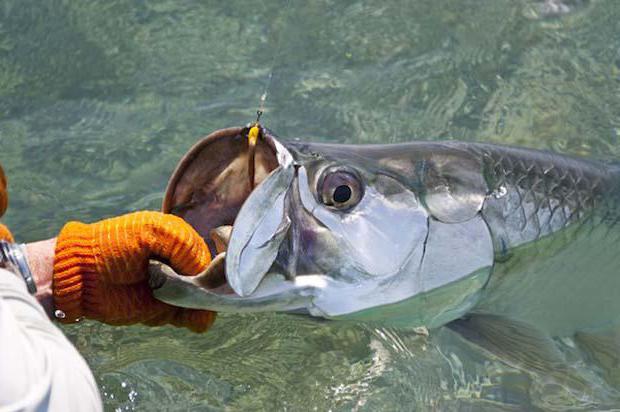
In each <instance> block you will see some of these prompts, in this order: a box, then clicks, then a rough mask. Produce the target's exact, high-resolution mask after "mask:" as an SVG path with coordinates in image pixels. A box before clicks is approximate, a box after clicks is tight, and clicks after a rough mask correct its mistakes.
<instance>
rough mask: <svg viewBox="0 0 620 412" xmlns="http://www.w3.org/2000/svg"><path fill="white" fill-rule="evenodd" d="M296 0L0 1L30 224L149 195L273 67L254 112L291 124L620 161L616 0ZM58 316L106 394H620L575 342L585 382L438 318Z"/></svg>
mask: <svg viewBox="0 0 620 412" xmlns="http://www.w3.org/2000/svg"><path fill="white" fill-rule="evenodd" d="M290 2H291V4H290V7H287V6H286V5H287V0H282V1H263V2H249V1H227V2H218V1H209V2H206V1H202V2H199V1H190V0H183V1H177V0H160V1H154V0H136V1H119V0H98V1H95V0H92V1H87V2H86V1H85V2H74V1H67V0H48V1H45V2H41V1H38V0H3V1H2V2H1V3H0V141H1V146H0V148H1V149H0V161H1V162H2V164H3V166H4V167H5V170H6V171H7V173H8V176H9V180H10V187H11V191H10V193H11V207H10V211H9V213H8V214H7V216H6V218H5V221H6V222H7V223H8V224H9V225H10V226H11V228H12V229H13V230H14V232H16V233H17V235H18V238H19V239H20V240H22V241H29V240H35V239H41V238H46V237H50V236H54V235H55V234H56V233H57V232H58V230H59V229H60V228H61V227H62V225H63V223H64V222H66V221H67V220H70V219H77V220H82V221H94V220H98V219H101V218H104V217H107V216H112V215H118V214H122V213H125V212H128V211H133V210H137V209H157V208H158V207H159V204H160V202H161V199H162V194H163V189H164V187H165V183H166V180H167V178H168V176H169V174H170V173H171V171H172V169H173V167H174V165H175V164H176V162H177V160H178V159H179V158H180V156H181V155H182V154H183V153H184V152H185V151H186V150H187V149H188V148H189V147H190V146H191V145H192V143H193V142H195V141H196V139H197V138H199V137H200V136H202V135H204V134H207V133H208V132H210V131H212V130H215V129H218V128H222V127H227V126H233V125H241V124H245V123H247V122H249V121H252V120H253V119H254V116H255V111H256V109H257V106H258V102H259V97H260V95H261V93H262V92H263V90H264V88H265V86H266V83H267V82H268V77H269V73H271V72H273V80H272V82H271V85H270V88H269V95H268V98H267V101H266V107H265V109H266V110H265V114H264V116H263V122H264V123H265V124H266V125H267V126H268V127H270V128H271V129H273V130H274V131H275V132H276V133H278V134H279V135H280V136H283V137H289V138H293V137H300V138H303V139H311V140H326V141H336V142H359V143H362V142H363V143H367V142H394V141H406V140H410V139H431V140H435V139H461V140H470V141H474V140H475V141H490V142H501V143H511V144H518V145H523V146H529V147H536V148H551V149H554V150H557V151H560V152H565V153H572V154H581V155H592V156H596V157H607V158H618V157H619V156H620V141H619V139H620V2H617V1H616V0H599V1H596V0H591V1H588V0H563V1H560V0H556V1H550V0H547V1H535V0H520V1H518V0H486V1H483V0H480V1H473V0H470V1H463V0H440V1H439V0H425V1H411V0H402V1H396V0H388V1H383V2H371V1H366V2H364V1H336V0H331V1H330V0H318V1H313V2H302V1H299V0H290ZM277 44H279V46H278V47H277V48H278V49H279V50H277V51H276V46H275V45H277ZM274 56H275V58H274ZM65 331H66V332H67V334H68V335H69V336H70V338H71V340H72V341H73V342H74V343H75V344H76V345H77V346H78V348H79V349H80V351H81V352H82V353H83V354H84V356H85V357H86V359H87V361H88V363H89V364H90V365H91V367H92V368H93V371H94V373H95V375H96V377H97V379H98V382H99V384H100V387H101V391H102V393H103V396H104V401H105V407H106V409H108V410H115V409H118V410H134V409H135V410H154V409H160V410H163V409H182V410H188V409H191V410H259V409H267V410H290V411H297V410H318V411H327V410H334V411H336V410H360V411H374V410H380V409H382V410H413V409H418V410H507V411H513V410H523V409H527V410H537V409H556V410H565V409H573V410H574V409H605V408H609V407H611V406H618V405H620V401H618V399H619V397H618V393H617V390H618V388H619V387H620V383H619V382H620V377H619V376H618V373H617V372H614V370H616V369H614V368H611V369H608V370H604V369H601V368H600V367H599V366H597V364H595V363H594V362H593V361H592V359H593V358H592V357H591V356H589V355H588V354H587V353H585V352H583V351H582V350H580V349H579V347H578V346H575V342H574V340H573V339H564V340H558V341H557V342H556V345H557V347H558V348H559V349H560V350H562V351H563V352H564V353H565V354H566V356H567V357H568V359H569V362H570V363H571V366H572V367H573V368H574V369H575V371H577V372H578V373H579V374H581V375H583V376H585V377H586V380H587V381H588V382H590V385H589V386H588V387H586V388H581V389H580V390H578V391H575V390H573V389H574V388H573V389H571V388H570V387H569V385H568V384H567V382H563V381H562V379H560V378H557V377H556V378H553V377H549V376H544V375H543V374H537V373H534V372H531V371H523V370H519V369H518V368H514V367H510V366H507V365H505V364H504V363H502V362H501V361H500V360H499V359H497V358H495V357H493V356H492V355H490V354H487V353H485V352H482V351H481V350H479V349H477V348H475V347H473V346H471V345H469V344H467V343H466V342H464V341H463V340H461V339H460V338H459V337H458V336H457V335H456V334H454V333H452V332H450V331H449V330H446V329H441V330H439V331H436V332H434V333H432V334H431V336H430V337H428V338H426V337H424V336H419V335H416V334H415V333H412V332H406V331H398V330H391V329H381V328H373V327H369V326H360V325H354V324H335V323H319V322H314V321H311V320H308V319H303V318H297V317H291V316H286V315H253V316H250V315H248V316H239V315H228V316H226V315H222V316H220V317H219V318H218V321H217V322H216V325H215V327H214V328H213V329H212V330H211V331H210V332H209V333H207V334H206V335H194V334H191V333H189V332H185V331H183V330H177V329H174V328H167V327H165V328H157V329H149V328H144V327H139V326H136V327H126V328H112V327H108V326H105V325H100V324H97V323H94V322H84V323H82V324H79V325H76V326H72V327H67V328H65ZM605 362H607V364H613V359H611V360H610V359H607V360H606V361H605ZM614 382H615V383H616V384H614Z"/></svg>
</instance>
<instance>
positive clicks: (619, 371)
mask: <svg viewBox="0 0 620 412" xmlns="http://www.w3.org/2000/svg"><path fill="white" fill-rule="evenodd" d="M574 340H575V343H576V344H577V346H578V347H579V349H581V350H582V351H583V352H585V354H586V356H587V357H588V361H590V362H592V363H594V364H596V366H598V367H599V368H600V370H601V372H602V376H603V378H604V379H605V381H606V382H607V383H608V384H610V385H611V386H613V387H614V388H619V387H620V328H618V327H616V328H611V329H609V330H604V331H597V332H577V333H576V334H575V337H574Z"/></svg>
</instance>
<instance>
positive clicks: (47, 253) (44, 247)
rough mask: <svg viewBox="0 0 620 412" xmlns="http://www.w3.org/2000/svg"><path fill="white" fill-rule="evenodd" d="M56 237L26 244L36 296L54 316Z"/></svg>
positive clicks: (50, 314) (48, 313)
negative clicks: (53, 284)
mask: <svg viewBox="0 0 620 412" xmlns="http://www.w3.org/2000/svg"><path fill="white" fill-rule="evenodd" d="M55 249H56V238H52V239H48V240H42V241H39V242H34V243H28V244H26V258H27V259H28V266H29V267H30V271H31V272H32V276H33V277H34V281H35V284H36V285H37V293H36V294H35V298H36V299H37V300H38V301H39V303H40V304H41V306H43V308H44V309H45V312H46V313H47V315H48V316H50V317H52V315H53V312H54V302H53V295H52V278H53V274H54V250H55Z"/></svg>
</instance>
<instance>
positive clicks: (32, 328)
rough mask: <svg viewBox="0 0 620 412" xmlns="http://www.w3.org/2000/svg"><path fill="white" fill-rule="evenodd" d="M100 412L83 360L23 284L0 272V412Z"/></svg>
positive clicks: (94, 390)
mask: <svg viewBox="0 0 620 412" xmlns="http://www.w3.org/2000/svg"><path fill="white" fill-rule="evenodd" d="M101 410H102V403H101V398H100V397H99V392H98V390H97V385H96V383H95V379H94V378H93V375H92V373H91V372H90V369H89V368H88V365H87V364H86V362H85V361H84V359H83V358H82V357H81V356H80V354H79V353H78V352H77V350H76V349H75V348H74V347H73V345H72V344H71V342H69V340H68V339H67V338H66V337H65V336H64V335H63V334H62V332H61V331H60V330H59V329H58V328H57V327H56V326H54V324H52V322H51V321H50V320H49V318H48V317H47V315H46V314H45V311H44V310H43V308H42V307H41V305H39V303H38V302H37V301H36V299H35V298H33V297H32V296H30V295H29V294H28V291H27V290H26V285H25V283H24V282H23V280H22V279H20V278H18V277H17V276H16V275H14V274H13V273H11V272H9V271H7V270H4V269H1V268H0V412H5V411H101Z"/></svg>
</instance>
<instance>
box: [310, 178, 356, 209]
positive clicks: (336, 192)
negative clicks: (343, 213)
mask: <svg viewBox="0 0 620 412" xmlns="http://www.w3.org/2000/svg"><path fill="white" fill-rule="evenodd" d="M317 189H318V190H317V192H318V193H319V196H320V199H321V201H322V202H323V204H324V205H325V206H329V207H332V208H335V209H339V210H346V209H350V208H352V207H354V206H355V205H357V204H358V203H359V201H360V200H361V199H362V195H363V192H364V190H363V185H362V181H361V179H360V177H359V176H358V175H357V173H355V172H354V171H352V170H348V169H328V170H326V171H325V172H324V173H323V175H322V176H321V178H320V179H319V184H318V188H317Z"/></svg>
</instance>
